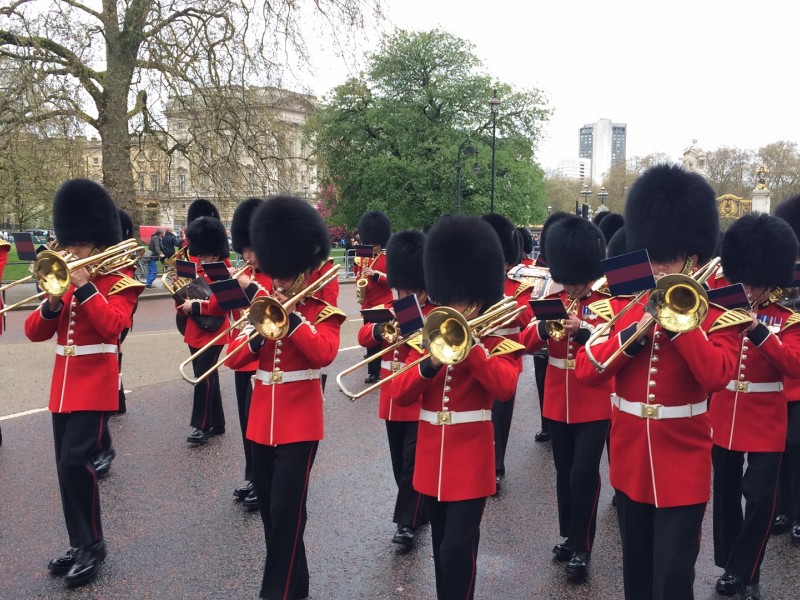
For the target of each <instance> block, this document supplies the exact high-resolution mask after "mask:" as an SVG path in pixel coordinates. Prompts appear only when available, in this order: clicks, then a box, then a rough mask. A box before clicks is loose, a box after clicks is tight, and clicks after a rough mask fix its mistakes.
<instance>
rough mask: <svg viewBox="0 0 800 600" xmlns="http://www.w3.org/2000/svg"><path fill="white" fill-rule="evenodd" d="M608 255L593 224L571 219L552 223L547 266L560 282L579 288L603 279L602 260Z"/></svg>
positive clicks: (599, 233) (601, 237) (580, 219)
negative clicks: (584, 284)
mask: <svg viewBox="0 0 800 600" xmlns="http://www.w3.org/2000/svg"><path fill="white" fill-rule="evenodd" d="M603 222H605V221H603ZM605 256H606V246H605V239H604V238H603V234H602V233H601V232H600V229H599V228H598V227H597V225H595V224H593V223H592V222H590V221H587V220H585V219H582V218H580V217H569V218H568V219H562V220H561V221H559V222H557V223H555V224H553V226H552V228H551V229H550V231H549V233H548V236H547V266H548V267H550V274H551V275H552V276H553V280H554V281H556V282H557V283H560V284H562V285H564V284H567V285H579V284H583V283H588V282H590V281H594V280H595V279H598V278H599V277H602V275H603V269H602V268H601V266H600V261H601V260H603V259H604V258H605Z"/></svg>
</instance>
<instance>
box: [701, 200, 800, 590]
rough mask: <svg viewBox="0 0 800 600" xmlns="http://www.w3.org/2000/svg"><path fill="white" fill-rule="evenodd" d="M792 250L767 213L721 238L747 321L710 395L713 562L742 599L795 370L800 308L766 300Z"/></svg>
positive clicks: (788, 234)
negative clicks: (787, 380) (730, 370)
mask: <svg viewBox="0 0 800 600" xmlns="http://www.w3.org/2000/svg"><path fill="white" fill-rule="evenodd" d="M797 250H798V242H797V238H796V237H795V235H794V232H793V231H792V228H791V227H790V226H789V225H788V224H787V223H786V222H785V221H783V220H782V219H780V218H778V217H773V216H771V215H767V214H757V213H750V214H747V215H744V216H743V217H741V218H739V219H738V220H736V221H734V222H733V223H732V224H731V225H730V227H728V229H727V231H726V232H725V236H724V237H723V241H722V252H721V257H722V268H723V269H724V271H725V277H726V278H727V279H728V280H729V281H731V282H733V283H741V284H743V285H744V289H745V292H746V293H747V296H748V299H749V300H750V303H751V306H752V309H751V315H752V322H751V323H750V324H749V326H748V327H747V331H746V332H745V333H744V335H743V336H742V337H741V338H740V347H739V356H738V377H732V378H731V381H730V382H729V383H728V385H727V387H726V388H725V389H724V390H721V391H718V392H716V393H714V394H713V395H712V397H711V427H712V430H713V439H714V446H713V447H712V451H711V459H712V463H713V466H714V502H713V509H714V562H715V563H716V565H717V566H718V567H722V568H723V569H725V572H724V573H723V575H722V576H721V577H719V578H718V579H717V584H716V589H717V592H719V593H720V594H724V595H726V596H728V595H732V594H734V593H735V592H737V591H739V590H740V589H741V597H742V598H743V599H745V600H758V599H759V598H760V597H761V595H760V589H759V579H760V570H761V562H762V560H763V559H764V551H765V550H766V542H767V539H768V538H769V534H770V529H771V527H772V520H773V518H774V510H775V504H776V497H777V486H778V476H779V471H780V464H781V455H782V453H783V450H784V447H785V443H786V426H787V412H786V396H785V395H784V393H783V378H784V377H794V378H799V377H800V315H797V314H796V313H794V312H793V311H791V310H790V309H788V308H784V307H782V306H780V305H778V304H775V303H774V302H772V301H771V300H770V290H772V289H774V288H776V287H780V286H785V285H788V284H790V283H791V282H792V280H793V279H794V264H795V260H796V259H797ZM745 455H747V467H746V468H745V470H744V474H742V466H743V465H744V460H745ZM742 496H744V500H745V511H744V517H743V516H742Z"/></svg>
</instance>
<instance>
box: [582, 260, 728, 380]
mask: <svg viewBox="0 0 800 600" xmlns="http://www.w3.org/2000/svg"><path fill="white" fill-rule="evenodd" d="M720 260H721V259H720V258H719V257H717V258H714V259H712V260H711V261H709V262H708V263H707V264H706V265H705V266H703V267H702V268H701V269H699V270H698V271H697V272H695V273H694V274H693V275H683V274H681V273H676V274H672V275H665V276H664V277H662V278H661V279H659V280H658V282H656V287H655V289H652V290H642V291H641V292H639V293H638V294H637V295H636V296H635V297H634V298H633V300H631V301H630V302H629V303H628V304H627V305H626V306H625V307H624V308H623V309H622V310H621V311H620V312H619V313H617V314H616V315H614V318H612V319H611V320H610V321H608V322H606V323H605V324H604V325H603V326H602V327H598V328H597V329H596V330H595V331H594V333H592V335H591V336H590V337H589V340H588V341H587V342H586V344H585V348H586V356H588V357H589V360H590V361H591V363H592V364H593V365H594V366H595V368H596V369H597V370H598V372H600V373H602V372H603V371H605V370H606V369H607V368H608V367H609V365H610V364H611V363H613V362H614V361H615V360H616V359H617V357H618V356H619V355H620V354H622V353H623V352H624V351H625V350H626V349H627V348H628V347H629V346H630V345H631V344H632V343H633V342H634V341H636V339H637V338H638V337H639V335H641V334H642V333H643V332H645V331H646V330H647V329H649V328H650V327H652V326H653V325H654V324H656V323H657V324H658V325H661V327H663V328H664V329H668V330H669V331H674V332H676V333H683V332H686V331H691V330H692V329H695V328H697V327H699V326H700V325H701V324H702V322H703V320H704V319H705V318H706V314H708V294H707V293H706V290H705V288H704V287H703V284H704V283H705V282H706V280H707V279H708V278H709V277H711V275H713V274H714V273H715V272H716V270H717V268H718V267H719V264H720ZM648 293H649V294H650V295H649V297H648V300H647V308H646V309H645V310H646V312H648V313H649V314H650V318H649V319H647V320H646V321H645V322H644V323H642V325H641V326H640V327H639V328H638V329H637V330H636V332H635V333H634V334H633V335H632V336H631V337H630V338H628V340H627V341H626V342H625V343H623V344H622V345H621V346H620V347H619V348H618V349H617V350H616V351H615V352H614V353H613V354H612V355H611V356H609V357H608V359H606V361H605V362H602V363H601V362H600V361H598V360H597V359H596V358H595V356H594V354H593V353H592V348H591V346H592V344H594V343H595V342H596V341H597V340H599V339H600V338H601V337H603V336H605V335H607V334H608V332H609V331H610V330H611V327H612V326H613V324H614V323H615V322H616V321H617V320H619V319H620V318H621V317H622V315H624V314H625V313H626V312H628V310H629V309H630V308H631V307H632V306H635V305H636V304H638V303H639V301H640V300H641V299H642V298H643V297H644V295H645V294H648Z"/></svg>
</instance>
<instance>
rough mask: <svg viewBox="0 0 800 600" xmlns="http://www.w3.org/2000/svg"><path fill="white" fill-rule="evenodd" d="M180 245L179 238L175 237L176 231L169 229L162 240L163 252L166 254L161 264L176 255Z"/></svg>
mask: <svg viewBox="0 0 800 600" xmlns="http://www.w3.org/2000/svg"><path fill="white" fill-rule="evenodd" d="M179 245H180V241H179V240H178V236H176V235H175V230H174V229H173V228H172V227H167V228H166V231H165V232H164V237H162V238H161V251H162V252H163V253H164V258H163V260H162V261H161V262H162V263H163V262H164V261H165V260H167V259H168V258H169V257H170V256H172V255H173V254H175V251H176V250H177V249H178V247H179Z"/></svg>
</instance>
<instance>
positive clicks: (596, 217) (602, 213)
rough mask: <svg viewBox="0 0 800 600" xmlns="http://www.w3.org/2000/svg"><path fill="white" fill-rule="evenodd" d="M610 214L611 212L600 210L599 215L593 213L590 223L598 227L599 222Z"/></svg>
mask: <svg viewBox="0 0 800 600" xmlns="http://www.w3.org/2000/svg"><path fill="white" fill-rule="evenodd" d="M610 214H611V211H608V210H601V211H600V212H599V213H595V215H594V216H593V217H592V223H594V224H595V225H598V226H599V225H600V222H601V221H602V220H603V219H605V218H606V217H607V216H608V215H610Z"/></svg>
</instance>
